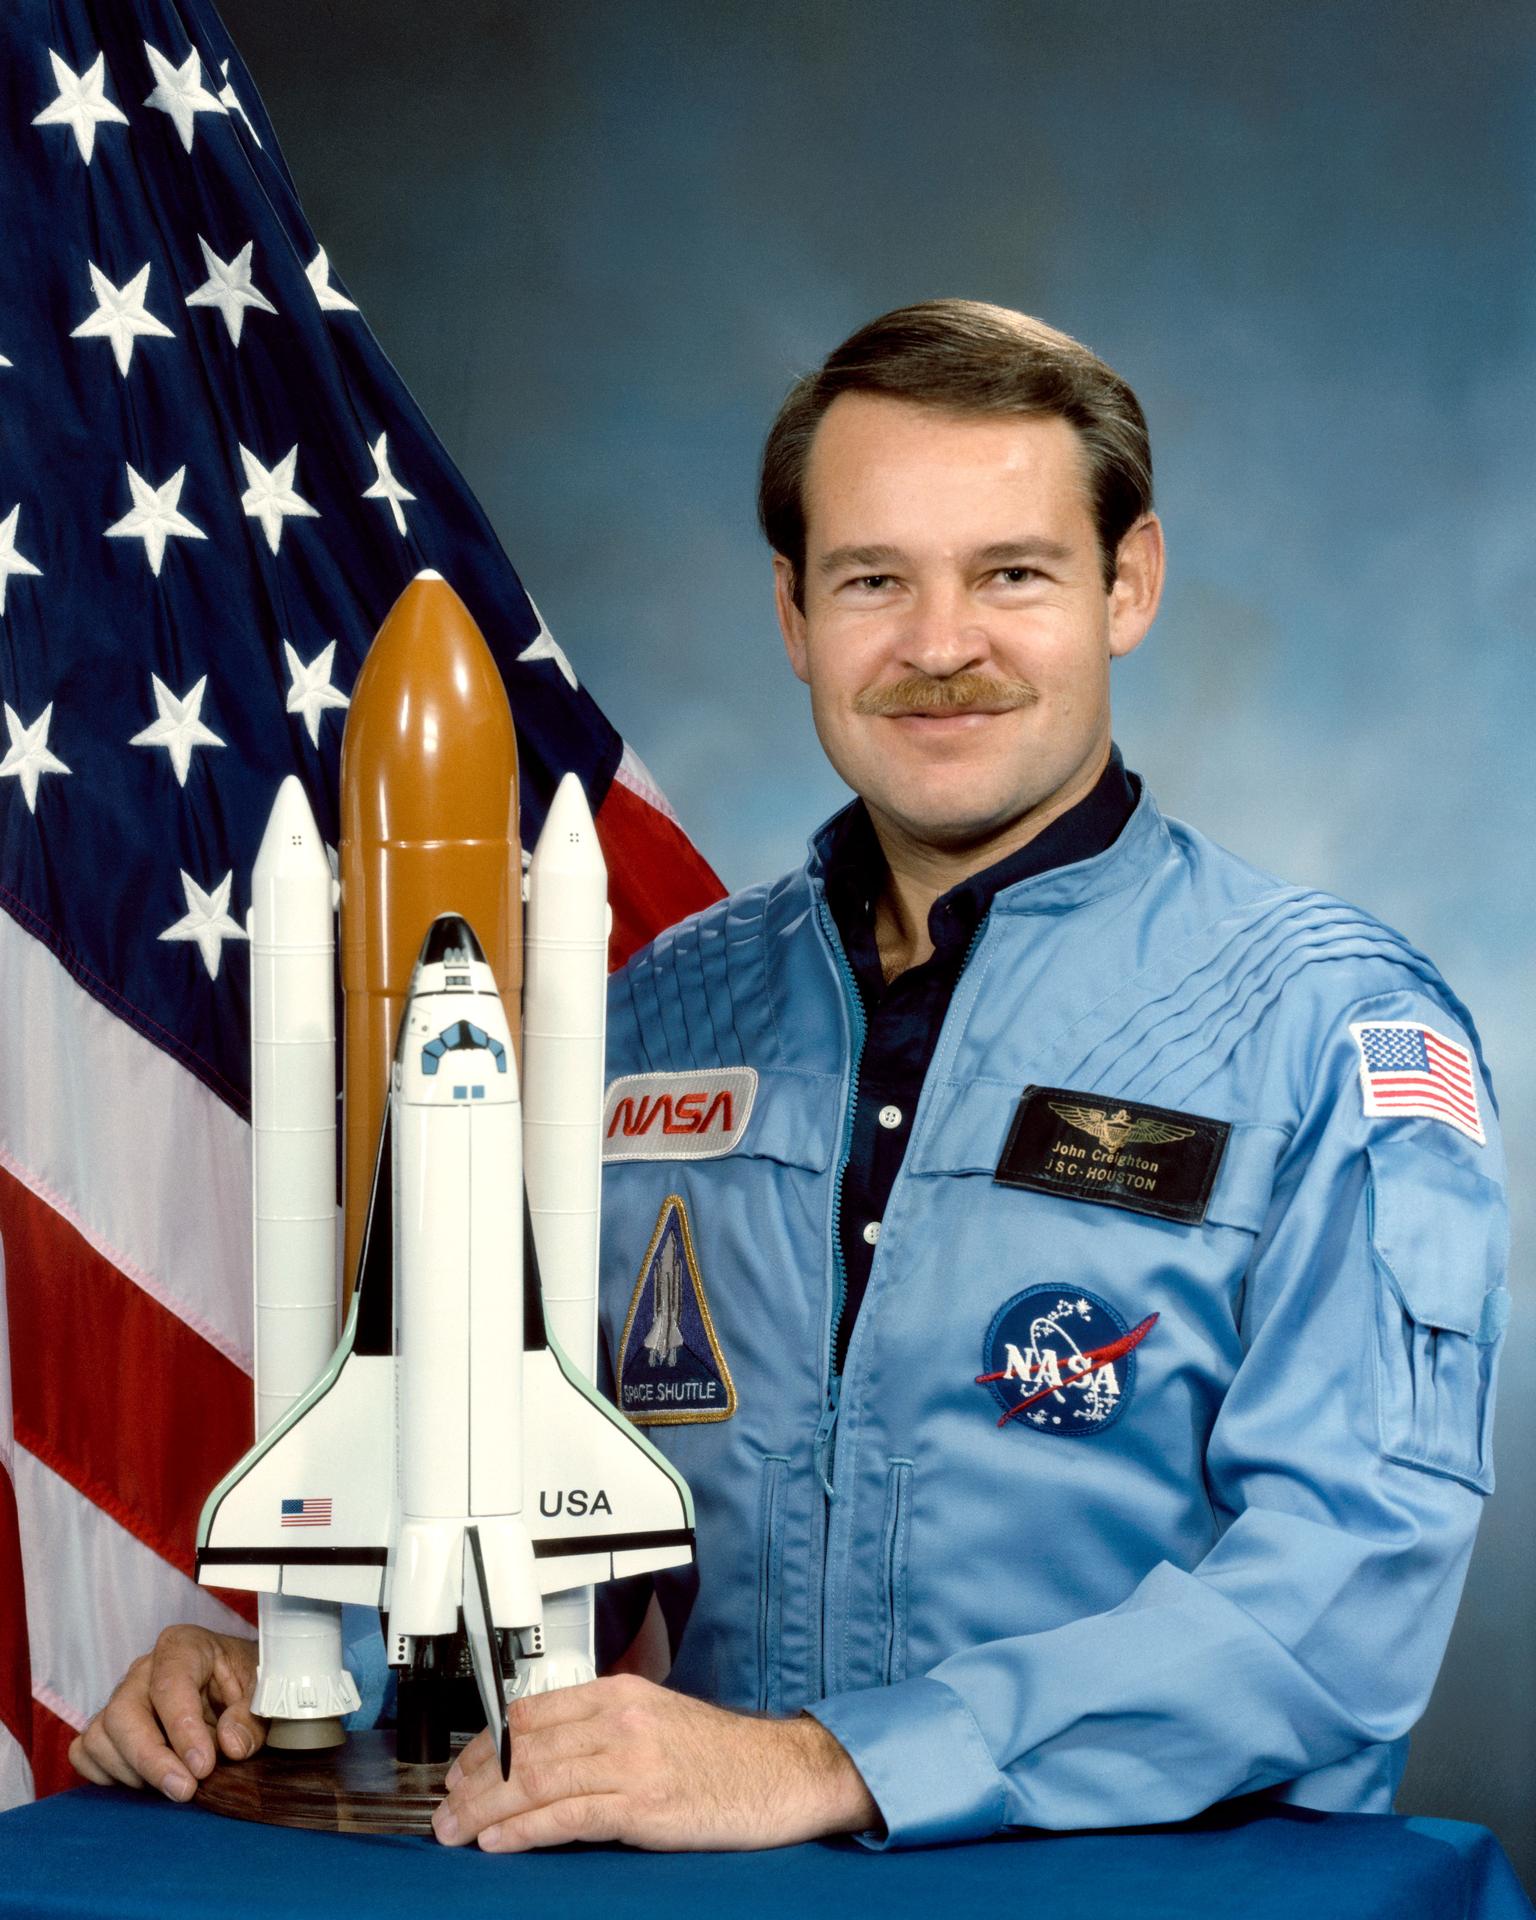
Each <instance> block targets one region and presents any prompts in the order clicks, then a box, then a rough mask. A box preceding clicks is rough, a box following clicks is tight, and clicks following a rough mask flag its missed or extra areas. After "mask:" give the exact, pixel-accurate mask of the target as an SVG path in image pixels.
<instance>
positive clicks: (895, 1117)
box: [880, 1107, 901, 1127]
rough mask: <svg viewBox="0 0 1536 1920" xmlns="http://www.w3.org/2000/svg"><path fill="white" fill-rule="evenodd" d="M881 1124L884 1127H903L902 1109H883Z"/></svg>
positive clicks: (881, 1110)
mask: <svg viewBox="0 0 1536 1920" xmlns="http://www.w3.org/2000/svg"><path fill="white" fill-rule="evenodd" d="M880 1124H881V1126H882V1127H899V1126H900V1125H901V1108H900V1107H882V1108H881V1109H880Z"/></svg>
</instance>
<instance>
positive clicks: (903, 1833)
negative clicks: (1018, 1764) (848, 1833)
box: [805, 1677, 1007, 1847]
mask: <svg viewBox="0 0 1536 1920" xmlns="http://www.w3.org/2000/svg"><path fill="white" fill-rule="evenodd" d="M805 1710H806V1712H807V1713H808V1714H810V1715H811V1717H812V1718H813V1719H815V1720H819V1721H820V1722H821V1724H822V1725H823V1726H824V1727H825V1728H826V1730H827V1732H828V1733H830V1734H831V1735H832V1737H833V1739H834V1740H836V1741H837V1742H838V1744H839V1745H840V1746H841V1747H842V1748H843V1750H844V1751H845V1752H846V1753H847V1755H848V1757H849V1759H850V1760H852V1762H853V1764H854V1765H855V1766H856V1767H857V1768H858V1770H859V1772H860V1773H861V1774H862V1775H863V1778H864V1784H865V1786H866V1787H868V1789H869V1791H870V1795H871V1797H872V1798H873V1800H874V1802H875V1805H876V1806H877V1807H879V1809H880V1813H881V1817H882V1818H883V1819H884V1821H885V1832H884V1833H883V1834H880V1833H874V1832H871V1833H861V1834H859V1835H858V1836H857V1838H858V1839H859V1840H861V1841H862V1842H863V1843H864V1845H865V1846H867V1847H921V1846H932V1845H934V1844H936V1843H937V1842H940V1841H946V1840H981V1839H984V1838H985V1837H986V1836H987V1835H988V1834H991V1833H996V1832H997V1831H998V1829H999V1828H1000V1827H1002V1826H1004V1825H1006V1824H1007V1786H1006V1783H1005V1782H1004V1780H1003V1776H1002V1775H1001V1774H1000V1773H999V1772H998V1768H997V1762H996V1761H995V1760H994V1759H993V1757H992V1752H991V1749H990V1748H989V1747H988V1746H987V1743H986V1741H985V1740H984V1739H983V1738H982V1735H981V1729H980V1727H978V1726H977V1724H976V1719H975V1716H974V1715H973V1714H972V1712H971V1710H970V1708H969V1707H968V1706H967V1705H966V1704H965V1702H964V1701H963V1700H962V1699H961V1698H960V1696H959V1694H958V1693H956V1692H955V1691H954V1689H953V1688H952V1687H947V1686H945V1684H944V1683H943V1681H942V1680H931V1679H928V1678H926V1677H919V1678H917V1679H914V1680H903V1681H901V1682H900V1683H899V1684H898V1685H896V1686H894V1687H868V1688H862V1689H860V1690H859V1691H858V1692H854V1693H837V1694H833V1695H831V1696H830V1698H828V1699H826V1700H818V1701H816V1702H815V1703H814V1704H813V1705H811V1706H808V1707H807V1708H806V1709H805Z"/></svg>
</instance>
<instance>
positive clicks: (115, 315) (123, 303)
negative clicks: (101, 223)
mask: <svg viewBox="0 0 1536 1920" xmlns="http://www.w3.org/2000/svg"><path fill="white" fill-rule="evenodd" d="M86 264H87V265H88V266H89V267H90V270H91V289H92V291H93V292H94V293H95V295H96V311H95V312H94V313H93V314H89V315H88V316H87V317H86V318H85V319H84V320H82V321H81V322H80V324H79V326H78V327H76V328H74V329H73V331H72V332H71V333H70V336H69V337H70V339H71V340H110V341H111V342H112V357H113V359H114V360H116V362H117V370H118V372H119V373H121V374H126V373H127V371H128V367H129V364H130V362H131V361H132V359H133V343H134V340H135V338H136V337H137V336H138V335H140V334H148V335H149V336H150V337H151V338H158V339H162V340H174V339H175V338H176V336H175V334H174V333H172V332H171V330H170V328H169V327H168V326H166V325H165V323H164V322H163V321H161V320H157V319H156V318H155V316H154V315H153V314H152V313H151V312H149V310H148V309H147V308H146V306H145V305H144V296H145V294H146V293H147V292H148V290H149V267H148V266H147V265H145V266H142V267H140V268H139V270H138V272H137V273H136V274H135V275H134V276H133V278H132V279H131V280H127V281H125V282H124V283H123V285H122V286H120V287H114V286H113V284H112V282H111V281H110V280H109V279H108V278H107V276H106V275H105V274H104V273H103V272H102V270H101V268H100V267H98V266H97V264H96V262H95V261H94V260H90V261H87V262H86Z"/></svg>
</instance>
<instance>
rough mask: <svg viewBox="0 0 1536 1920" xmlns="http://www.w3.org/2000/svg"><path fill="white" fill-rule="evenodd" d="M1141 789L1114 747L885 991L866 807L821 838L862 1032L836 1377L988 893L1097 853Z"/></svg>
mask: <svg viewBox="0 0 1536 1920" xmlns="http://www.w3.org/2000/svg"><path fill="white" fill-rule="evenodd" d="M1140 790H1141V783H1140V781H1139V780H1137V778H1136V776H1135V775H1134V774H1131V773H1127V772H1126V770H1125V764H1124V762H1123V761H1122V760H1121V758H1120V753H1119V749H1118V748H1115V749H1112V750H1111V752H1110V756H1109V764H1108V766H1106V767H1105V769H1104V771H1103V773H1102V774H1101V775H1100V776H1099V780H1098V783H1097V784H1096V785H1095V786H1094V787H1093V789H1092V790H1091V792H1089V793H1087V794H1085V795H1084V796H1083V798H1082V799H1081V800H1079V801H1078V803H1077V805H1076V806H1075V807H1070V808H1069V809H1068V810H1067V812H1065V813H1064V814H1062V815H1061V816H1060V817H1059V818H1058V819H1056V820H1053V821H1052V822H1051V824H1050V825H1049V826H1048V827H1047V828H1046V829H1045V830H1044V832H1042V833H1040V834H1037V835H1036V837H1035V838H1034V839H1033V840H1031V841H1030V842H1029V844H1028V846H1024V847H1020V848H1019V850H1018V851H1017V852H1016V853H1010V854H1009V855H1008V856H1007V857H1006V859H1003V860H999V861H998V862H997V863H996V864H995V865H994V866H990V867H986V868H984V869H983V870H982V871H981V872H980V873H973V874H972V875H971V876H970V877H969V878H968V879H966V880H962V881H961V882H960V884H959V886H957V887H951V888H950V890H949V892H948V893H946V894H943V895H941V896H940V898H939V899H937V900H935V901H934V903H933V906H932V908H931V909H930V910H929V914H928V937H929V938H930V939H931V940H932V942H933V953H932V955H931V956H930V957H929V958H928V959H927V960H924V961H922V962H921V964H919V965H918V966H915V967H909V968H908V969H907V970H906V972H905V973H900V974H898V975H897V976H896V978H895V979H894V980H892V981H891V982H890V984H889V985H887V984H886V981H885V977H884V975H883V974H882V973H881V970H880V955H879V951H878V949H877V948H876V945H875V902H876V901H877V900H878V899H879V897H880V892H881V889H882V888H883V887H884V885H885V881H886V872H887V869H886V863H885V855H884V854H883V853H882V852H881V850H880V842H879V841H878V840H877V839H876V837H875V830H874V828H873V826H871V824H870V819H869V815H868V814H867V813H866V812H865V810H864V803H863V801H862V800H856V801H855V802H854V803H853V805H852V806H851V807H847V808H845V809H844V811H843V812H842V813H840V814H838V816H837V817H836V819H834V820H833V821H832V822H831V823H830V825H829V826H828V827H827V829H826V831H825V833H824V834H823V835H822V840H821V853H822V862H823V872H824V874H825V877H826V890H827V905H828V907H829V908H830V909H831V912H832V917H833V919H834V920H835V921H836V922H837V930H838V932H839V934H840V935H841V936H842V942H843V950H844V952H845V953H846V954H847V956H848V962H849V965H850V966H851V967H852V968H853V973H854V978H855V979H856V980H857V982H858V985H859V992H860V994H861V996H862V997H863V1001H864V1018H865V1022H866V1032H865V1036H864V1051H863V1054H862V1056H861V1058H860V1063H859V1081H858V1094H857V1100H856V1104H855V1108H854V1119H853V1142H852V1145H851V1147H850V1149H849V1157H848V1165H847V1169H846V1170H845V1172H844V1175H843V1193H842V1208H841V1214H842V1246H843V1265H844V1268H845V1270H846V1272H847V1276H848V1292H847V1296H846V1298H845V1301H844V1305H843V1314H842V1319H841V1321H840V1323H839V1326H838V1334H837V1365H838V1369H839V1371H841V1369H842V1365H843V1361H844V1358H845V1357H846V1355H847V1352H848V1339H849V1335H850V1334H851V1332H852V1330H853V1323H854V1320H855V1318H856V1317H857V1315H858V1311H859V1305H860V1303H861V1301H862V1300H863V1298H864V1290H865V1288H866V1287H867V1286H868V1284H869V1270H870V1266H871V1265H872V1263H873V1261H874V1257H875V1243H876V1242H877V1240H878V1239H879V1237H880V1235H879V1226H880V1220H881V1217H882V1215H883V1214H884V1212H885V1203H886V1201H887V1200H888V1199H889V1197H890V1192H891V1187H892V1185H893V1184H894V1182H895V1179H896V1174H897V1172H898V1170H899V1168H900V1166H901V1162H902V1156H903V1155H904V1154H905V1152H906V1150H907V1139H908V1136H909V1134H910V1132H911V1123H912V1116H913V1114H914V1113H915V1112H916V1111H917V1101H918V1095H919V1094H920V1093H921V1092H922V1090H923V1079H924V1076H925V1075H926V1074H927V1072H928V1062H929V1061H930V1060H931V1059H932V1058H933V1050H934V1048H935V1047H936V1046H937V1044H938V1039H939V1029H940V1027H941V1026H942V1025H943V1024H944V1015H945V1014H946V1013H947V1012H948V1010H949V1001H950V995H951V994H952V993H953V992H954V990H955V983H956V981H957V980H958V979H959V978H960V973H961V969H962V968H963V967H964V965H965V961H966V956H967V955H968V954H969V952H970V950H971V944H972V942H973V941H974V939H975V938H976V935H977V933H978V932H979V931H980V929H981V926H982V923H983V922H984V921H985V919H986V917H987V913H988V911H989V910H990V908H991V905H992V900H993V897H994V895H996V894H997V893H999V892H1000V891H1001V890H1002V889H1003V888H1004V887H1011V886H1014V885H1015V884H1016V883H1017V882H1018V881H1020V880H1028V879H1030V878H1031V877H1032V876H1033V875H1035V874H1037V873H1046V872H1049V870H1050V869H1051V868H1052V867H1066V866H1071V865H1072V864H1073V863H1074V862H1076V861H1078V860H1089V859H1092V857H1093V856H1094V855H1095V854H1098V853H1103V852H1104V850H1105V848H1106V847H1109V846H1111V845H1112V844H1113V843H1114V841H1115V840H1116V839H1117V838H1118V837H1119V834H1120V830H1121V828H1122V827H1124V825H1125V823H1126V821H1127V820H1129V819H1130V817H1131V814H1132V812H1133V811H1134V810H1135V806H1136V799H1137V795H1138V794H1139V792H1140Z"/></svg>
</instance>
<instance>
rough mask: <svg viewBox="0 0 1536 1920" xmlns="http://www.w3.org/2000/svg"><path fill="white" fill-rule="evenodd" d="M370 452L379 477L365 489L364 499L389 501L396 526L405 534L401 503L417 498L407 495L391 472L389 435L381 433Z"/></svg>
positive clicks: (410, 494) (413, 495) (412, 494)
mask: <svg viewBox="0 0 1536 1920" xmlns="http://www.w3.org/2000/svg"><path fill="white" fill-rule="evenodd" d="M368 451H369V452H370V453H371V454H372V455H373V464H374V468H375V470H376V472H377V473H378V476H379V477H378V479H377V480H375V481H374V483H373V485H372V486H371V487H364V489H363V498H364V499H365V500H387V501H388V502H389V510H390V512H391V513H392V514H393V515H394V516H395V525H396V527H397V528H398V529H399V530H400V532H401V533H402V534H403V533H404V532H405V514H404V512H403V511H402V509H401V505H400V503H401V501H402V500H414V499H415V498H416V496H415V494H414V493H407V492H406V490H405V488H404V487H402V486H401V484H400V482H399V481H398V480H397V479H396V478H395V476H394V475H393V474H392V473H391V472H390V470H389V435H388V434H387V433H381V434H380V435H379V437H378V439H377V440H375V441H374V443H373V445H372V446H371V447H370V448H369V449H368Z"/></svg>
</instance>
